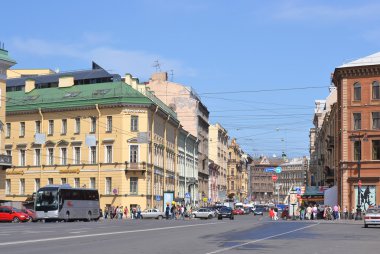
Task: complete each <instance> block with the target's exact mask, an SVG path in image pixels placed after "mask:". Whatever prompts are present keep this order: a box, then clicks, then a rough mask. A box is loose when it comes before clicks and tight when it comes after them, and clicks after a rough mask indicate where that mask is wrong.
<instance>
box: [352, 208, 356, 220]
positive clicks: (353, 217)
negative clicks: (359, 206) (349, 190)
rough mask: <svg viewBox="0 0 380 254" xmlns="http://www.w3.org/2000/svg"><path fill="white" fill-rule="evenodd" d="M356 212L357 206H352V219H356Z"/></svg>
mask: <svg viewBox="0 0 380 254" xmlns="http://www.w3.org/2000/svg"><path fill="white" fill-rule="evenodd" d="M355 213H356V210H355V207H352V209H351V219H352V220H353V219H355Z"/></svg>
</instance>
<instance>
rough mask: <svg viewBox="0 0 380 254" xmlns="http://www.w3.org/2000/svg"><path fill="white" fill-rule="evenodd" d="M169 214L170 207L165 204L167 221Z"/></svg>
mask: <svg viewBox="0 0 380 254" xmlns="http://www.w3.org/2000/svg"><path fill="white" fill-rule="evenodd" d="M169 213H170V207H169V204H166V209H165V217H166V219H167V220H168V219H169Z"/></svg>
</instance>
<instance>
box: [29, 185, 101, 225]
mask: <svg viewBox="0 0 380 254" xmlns="http://www.w3.org/2000/svg"><path fill="white" fill-rule="evenodd" d="M34 210H35V211H36V215H37V219H38V220H45V221H48V220H64V221H72V220H87V221H91V220H98V219H99V217H100V205H99V193H98V190H96V189H85V188H71V187H70V185H66V184H65V185H47V186H45V187H43V188H40V189H39V190H38V191H37V193H36V199H35V204H34Z"/></svg>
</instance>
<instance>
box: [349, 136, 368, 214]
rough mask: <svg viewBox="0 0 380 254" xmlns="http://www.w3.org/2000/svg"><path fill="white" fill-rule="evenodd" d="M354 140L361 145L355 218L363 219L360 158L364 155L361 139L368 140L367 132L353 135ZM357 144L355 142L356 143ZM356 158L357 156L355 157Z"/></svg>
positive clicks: (352, 139)
mask: <svg viewBox="0 0 380 254" xmlns="http://www.w3.org/2000/svg"><path fill="white" fill-rule="evenodd" d="M350 139H351V141H352V142H355V141H360V146H359V153H358V156H357V157H358V166H357V169H358V203H357V207H356V215H355V220H361V219H362V208H361V207H362V205H361V187H362V180H361V179H360V166H361V164H360V160H361V157H362V143H361V141H362V140H363V141H365V142H366V141H368V138H367V134H363V135H362V134H360V133H358V134H357V135H351V137H350ZM354 144H355V143H354ZM354 159H355V158H354Z"/></svg>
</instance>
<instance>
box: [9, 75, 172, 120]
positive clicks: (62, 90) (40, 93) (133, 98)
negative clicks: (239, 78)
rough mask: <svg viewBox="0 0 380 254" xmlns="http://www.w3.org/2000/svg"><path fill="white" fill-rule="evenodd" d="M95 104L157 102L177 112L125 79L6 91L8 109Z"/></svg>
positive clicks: (15, 110) (151, 103)
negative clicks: (123, 80) (121, 80)
mask: <svg viewBox="0 0 380 254" xmlns="http://www.w3.org/2000/svg"><path fill="white" fill-rule="evenodd" d="M95 104H99V105H107V104H136V105H158V106H159V107H161V108H162V110H164V111H165V112H166V113H168V114H170V115H171V116H172V117H173V118H174V119H177V115H176V113H175V112H174V111H172V110H171V109H170V108H169V107H167V106H166V105H165V104H163V103H162V102H161V101H159V102H158V101H153V100H152V99H150V98H148V97H147V96H145V95H143V94H141V93H140V92H138V91H137V90H135V89H133V88H132V87H131V86H129V85H128V84H126V83H124V82H110V83H97V84H89V85H75V86H70V87H52V88H43V89H33V90H32V91H30V92H29V93H25V91H15V92H7V107H6V111H7V112H18V111H30V110H37V109H39V108H41V109H42V110H44V109H64V108H72V107H85V106H93V105H95Z"/></svg>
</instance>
